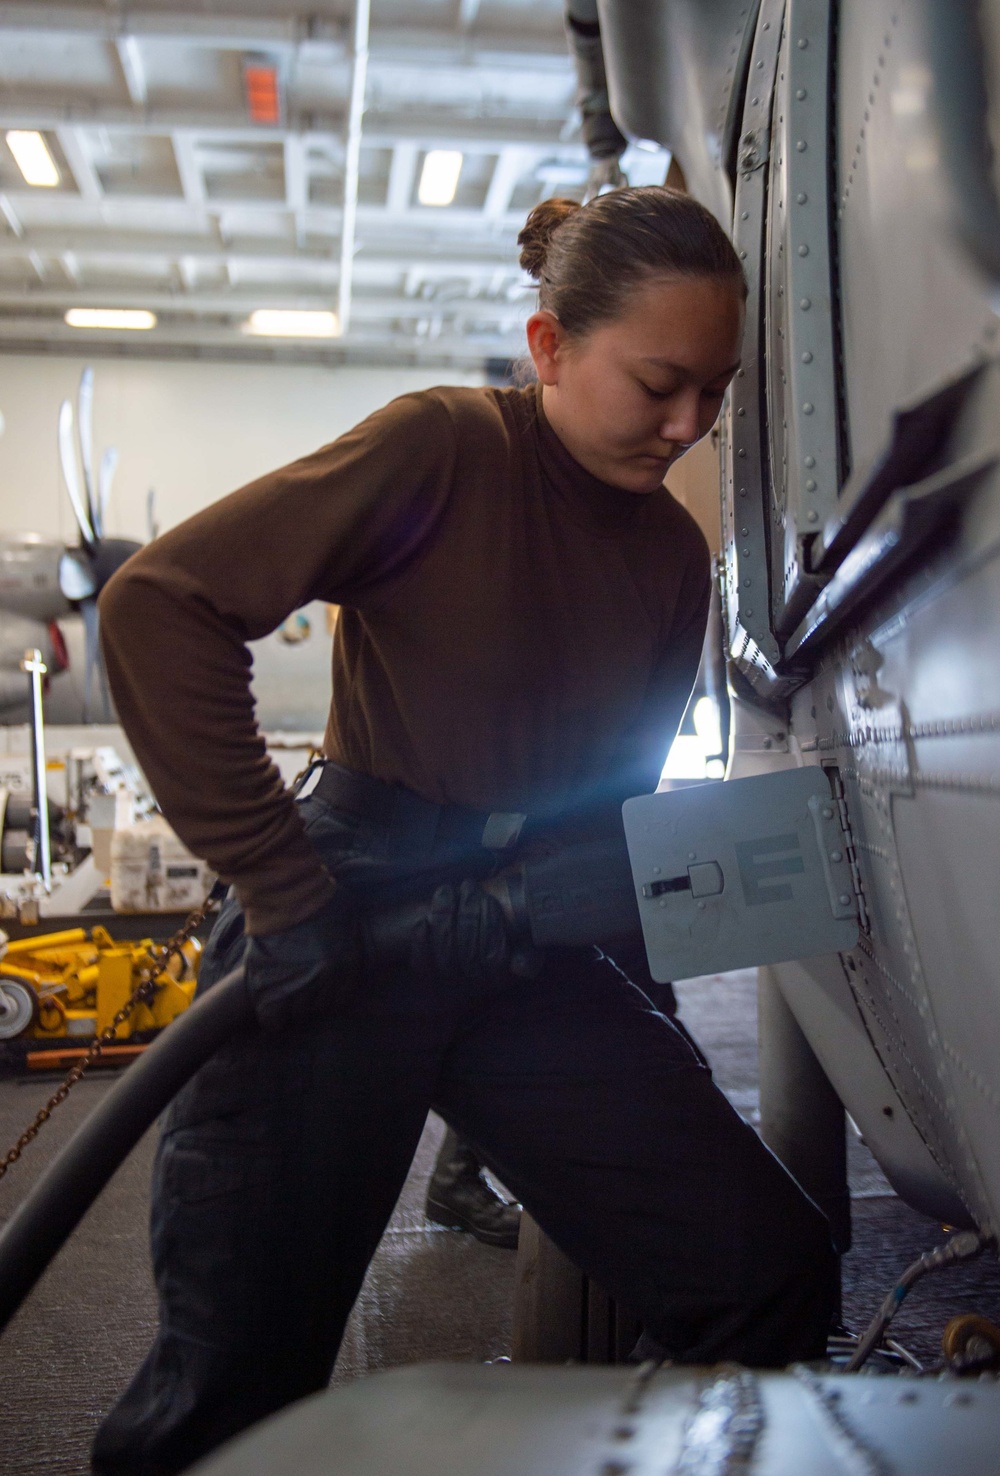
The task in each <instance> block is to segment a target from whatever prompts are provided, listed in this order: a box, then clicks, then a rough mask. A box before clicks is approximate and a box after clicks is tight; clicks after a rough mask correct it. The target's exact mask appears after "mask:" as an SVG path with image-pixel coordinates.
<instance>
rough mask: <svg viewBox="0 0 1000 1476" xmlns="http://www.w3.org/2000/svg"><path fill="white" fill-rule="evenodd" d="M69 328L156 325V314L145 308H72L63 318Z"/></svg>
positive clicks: (138, 327) (143, 326)
mask: <svg viewBox="0 0 1000 1476" xmlns="http://www.w3.org/2000/svg"><path fill="white" fill-rule="evenodd" d="M63 321H64V322H65V323H66V325H67V327H69V328H130V329H140V330H141V329H145V328H155V327H156V314H155V313H150V312H147V311H146V309H145V308H70V309H69V311H68V312H67V313H66V317H65V318H64V320H63Z"/></svg>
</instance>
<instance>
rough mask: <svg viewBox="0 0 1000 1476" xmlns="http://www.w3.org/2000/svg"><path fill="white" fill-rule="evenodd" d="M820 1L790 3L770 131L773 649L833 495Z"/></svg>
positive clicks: (790, 616)
mask: <svg viewBox="0 0 1000 1476" xmlns="http://www.w3.org/2000/svg"><path fill="white" fill-rule="evenodd" d="M830 30H831V7H830V4H829V0H789V6H788V10H787V12H786V19H785V32H784V35H783V37H782V46H781V54H780V57H779V63H778V78H777V85H776V87H775V93H774V103H773V115H772V123H771V138H772V147H771V189H770V198H769V204H768V242H767V273H768V281H767V297H766V306H765V313H766V318H767V331H766V335H765V341H766V345H767V354H768V401H769V404H768V408H769V419H770V431H771V438H770V440H771V467H772V484H771V488H772V500H771V519H772V526H771V591H772V593H771V617H772V624H773V628H774V630H775V633H776V635H777V636H778V638H779V639H782V638H783V637H784V636H786V635H787V634H788V633H789V632H790V631H791V630H792V629H793V628H794V626H795V625H796V624H797V623H798V621H799V619H801V616H802V614H803V613H804V611H805V610H806V609H807V608H808V606H809V604H810V603H811V601H812V600H813V599H814V598H815V596H816V594H817V592H818V590H819V588H820V581H819V580H817V579H816V578H815V577H813V576H812V574H811V569H810V563H809V545H810V543H811V542H812V539H813V538H814V536H815V534H816V533H817V532H818V531H819V529H820V528H821V527H822V525H823V523H824V521H825V518H826V516H827V515H828V512H829V511H831V510H832V509H834V508H836V505H837V495H838V493H839V490H840V464H839V406H838V393H837V375H836V364H835V357H834V348H835V343H834V320H833V310H834V282H833V269H832V261H831V255H830V218H829V204H828V195H829V191H828V179H827V172H828V161H829V152H828V150H829V111H830V103H829V87H830Z"/></svg>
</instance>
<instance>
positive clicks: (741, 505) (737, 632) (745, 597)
mask: <svg viewBox="0 0 1000 1476" xmlns="http://www.w3.org/2000/svg"><path fill="white" fill-rule="evenodd" d="M784 8H785V5H784V0H764V3H763V4H762V5H761V9H760V13H759V15H758V19H757V33H756V36H755V38H754V46H753V52H752V55H751V58H750V70H749V75H748V81H747V93H746V106H745V109H744V114H743V131H742V133H741V136H740V142H739V146H738V151H737V166H738V174H737V180H736V212H735V221H734V227H733V239H734V242H735V245H736V249H737V251H738V252H739V255H740V259H741V260H742V262H743V265H744V270H745V272H746V276H747V286H748V293H749V295H748V298H747V327H746V335H745V338H744V344H743V363H742V366H741V368H740V369H739V371H738V372H737V375H736V378H735V380H734V381H733V385H732V388H731V390H730V393H729V398H728V401H727V405H726V413H725V416H724V423H723V436H722V444H723V489H724V510H723V521H724V539H725V597H726V611H727V620H728V637H729V648H730V652H731V654H732V657H733V659H734V660H735V661H736V663H737V665H738V666H739V667H740V669H741V670H742V671H743V672H744V674H745V675H746V676H747V677H748V678H749V679H750V681H751V682H752V683H753V684H754V685H755V686H761V687H764V688H770V687H773V686H774V684H775V681H776V676H775V673H774V668H775V667H776V665H777V663H778V660H779V658H780V651H779V649H778V644H777V642H776V641H775V639H774V636H773V635H772V633H771V628H770V610H769V605H770V597H769V572H768V528H767V521H766V517H765V512H764V508H765V500H766V496H767V493H766V488H767V485H768V476H767V453H766V446H765V439H764V432H763V426H764V414H763V412H764V405H765V398H764V394H763V386H762V383H761V370H762V355H761V345H760V336H761V327H762V309H763V302H762V293H761V286H762V280H761V255H762V243H763V238H764V220H765V212H766V207H767V177H768V171H767V161H768V147H769V145H768V140H769V125H770V100H771V93H772V89H773V87H774V77H775V69H776V67H777V59H778V45H779V41H780V37H781V22H782V16H783V14H784Z"/></svg>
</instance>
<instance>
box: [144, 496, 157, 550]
mask: <svg viewBox="0 0 1000 1476" xmlns="http://www.w3.org/2000/svg"><path fill="white" fill-rule="evenodd" d="M146 529H147V531H148V533H149V541H150V543H152V541H153V539H154V538H157V537H158V536H159V532H160V525H159V523H158V522H157V521H156V488H155V487H150V489H149V491H148V492H147V493H146Z"/></svg>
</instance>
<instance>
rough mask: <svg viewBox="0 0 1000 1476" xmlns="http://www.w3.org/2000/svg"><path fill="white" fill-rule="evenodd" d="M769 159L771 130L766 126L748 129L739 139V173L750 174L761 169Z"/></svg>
mask: <svg viewBox="0 0 1000 1476" xmlns="http://www.w3.org/2000/svg"><path fill="white" fill-rule="evenodd" d="M770 157H771V130H770V128H769V127H767V125H766V124H764V125H763V126H761V127H760V128H748V129H747V131H746V133H744V135H743V137H742V138H741V139H740V156H739V168H740V173H741V174H744V175H747V174H752V173H753V172H754V170H755V169H763V167H764V165H765V164H766V163H767V161H768V159H769V158H770Z"/></svg>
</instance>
